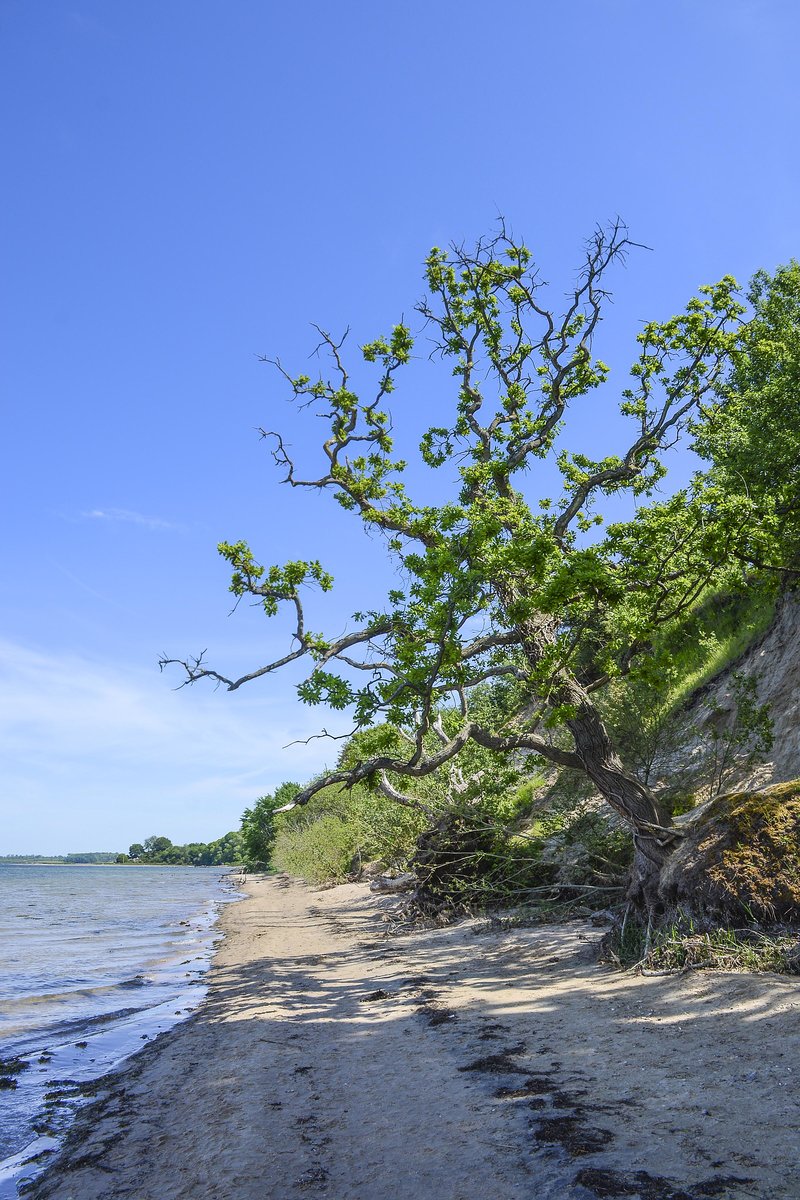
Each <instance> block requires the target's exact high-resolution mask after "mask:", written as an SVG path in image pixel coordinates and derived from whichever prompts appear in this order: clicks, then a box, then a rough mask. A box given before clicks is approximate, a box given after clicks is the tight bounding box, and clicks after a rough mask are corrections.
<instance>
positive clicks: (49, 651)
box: [0, 0, 800, 853]
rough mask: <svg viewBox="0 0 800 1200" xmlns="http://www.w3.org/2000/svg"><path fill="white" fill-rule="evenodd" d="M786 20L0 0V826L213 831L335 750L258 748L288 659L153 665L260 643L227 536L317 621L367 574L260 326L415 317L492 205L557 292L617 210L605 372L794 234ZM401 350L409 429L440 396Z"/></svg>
mask: <svg viewBox="0 0 800 1200" xmlns="http://www.w3.org/2000/svg"><path fill="white" fill-rule="evenodd" d="M798 44H800V10H798V7H797V5H796V3H795V2H794V0H692V2H691V3H690V2H681V0H671V2H670V3H661V4H645V3H642V0H573V2H571V3H564V4H553V3H550V2H547V3H544V2H541V0H527V2H524V3H523V2H517V0H513V2H512V0H496V2H495V3H494V4H492V5H487V4H485V3H478V2H477V0H458V2H456V0H428V3H426V4H422V3H420V2H419V0H408V2H407V3H405V4H404V5H402V6H399V7H398V6H389V5H378V4H374V3H370V4H368V3H364V2H361V0H358V2H354V3H351V2H348V0H344V2H343V3H340V4H338V5H331V4H328V3H322V2H320V0H307V2H306V3H305V4H295V5H292V6H288V5H278V4H274V3H268V2H266V0H262V2H259V3H256V2H255V0H235V2H234V3H228V4H222V3H219V2H216V3H212V2H211V0H135V2H134V0H115V2H114V3H109V2H108V0H91V2H89V0H75V2H74V3H71V2H70V0H58V2H56V0H33V2H31V0H3V3H2V5H0V56H1V57H2V62H0V66H1V67H2V70H0V89H2V92H3V95H2V107H3V111H4V113H5V114H6V122H5V128H4V132H3V149H2V155H3V164H4V168H5V172H4V173H5V181H6V182H5V187H4V201H5V204H4V207H5V219H4V231H3V248H2V278H3V283H2V297H1V298H0V303H1V304H2V377H1V378H0V386H1V387H2V405H3V437H2V443H1V446H2V449H1V450H0V453H2V464H1V466H2V471H1V472H0V477H1V478H2V488H3V493H4V495H3V508H2V511H3V513H4V522H3V562H2V576H1V577H0V610H1V611H2V624H1V625H0V683H1V684H2V692H0V718H2V725H0V762H2V767H1V768H0V770H1V771H2V777H1V779H0V788H1V790H0V853H2V852H6V853H14V852H19V853H23V852H32V851H40V852H63V851H70V850H79V849H88V848H94V849H100V848H109V849H111V848H114V849H117V848H124V847H126V846H127V845H128V844H129V843H130V842H131V841H134V840H136V841H139V840H142V838H144V837H146V836H148V835H149V834H152V833H159V834H166V835H167V836H169V837H171V838H172V839H173V840H174V841H184V840H189V839H192V840H195V839H206V838H211V837H215V836H218V835H220V834H221V833H223V832H224V831H225V830H227V829H229V828H232V827H235V826H236V825H237V823H238V818H239V815H240V813H241V811H242V809H243V807H244V806H245V805H246V804H248V803H250V802H251V801H252V800H253V799H254V798H255V797H256V796H258V795H259V794H261V793H262V792H264V791H267V790H270V789H271V788H272V787H273V786H275V785H276V784H277V783H279V782H280V781H281V780H283V779H286V778H290V779H291V778H294V779H303V778H305V777H307V776H308V774H309V773H310V772H311V771H312V770H314V769H317V768H319V767H320V766H322V765H323V764H324V763H325V762H326V760H330V759H332V758H333V756H334V753H335V752H334V751H333V750H331V748H330V746H326V745H325V744H324V743H319V742H312V743H311V744H310V745H308V746H295V747H293V748H289V749H284V747H285V746H286V745H287V743H289V742H291V741H292V740H293V739H297V738H300V737H307V736H308V735H309V734H310V733H312V732H313V731H314V730H316V729H317V728H319V727H320V725H321V724H323V723H325V724H327V725H328V727H329V728H331V727H332V723H331V722H330V721H329V720H327V719H326V718H325V716H323V715H321V714H320V713H319V712H314V711H313V710H308V709H305V708H302V707H301V706H300V705H299V704H298V703H297V701H296V699H295V697H294V693H293V691H292V686H291V679H290V678H288V677H280V676H277V677H273V678H271V679H270V680H268V681H262V683H261V684H260V685H252V687H251V688H250V689H242V690H241V691H239V692H237V693H235V694H231V695H229V694H226V693H224V692H223V691H218V692H214V691H212V690H211V689H201V688H194V689H184V690H182V691H177V692H176V691H174V690H172V688H173V686H174V684H175V683H176V682H177V679H175V678H167V677H165V676H162V675H159V672H158V669H157V659H158V656H159V654H160V653H161V652H163V651H168V652H169V653H172V654H176V655H182V654H186V653H191V652H195V651H198V650H201V649H203V648H205V647H208V650H209V657H210V658H211V659H213V661H214V662H215V663H216V664H218V665H219V666H221V667H222V668H230V669H231V670H232V671H235V670H237V669H238V668H241V669H246V668H249V667H252V666H254V665H258V664H260V662H262V661H264V660H265V659H266V658H267V657H270V656H271V655H272V654H273V653H274V652H276V651H277V650H278V649H279V648H280V647H281V646H283V645H284V644H285V638H286V635H287V630H286V628H285V627H282V626H281V624H280V622H279V621H278V622H273V623H271V624H268V623H266V622H264V621H263V619H259V617H258V615H257V614H256V613H254V612H252V611H248V610H240V611H239V612H238V613H236V614H235V615H233V616H229V615H228V614H229V610H230V597H229V596H228V594H227V591H226V588H227V572H226V568H225V565H224V563H222V562H221V560H219V559H218V556H217V555H216V552H215V546H216V543H217V542H218V541H219V540H221V539H229V540H236V539H238V538H240V537H245V538H247V539H249V540H250V542H251V544H252V545H253V548H254V550H255V552H256V553H257V554H258V555H259V556H260V557H261V558H262V559H264V560H266V561H269V562H273V561H274V562H280V561H283V560H284V559H286V558H288V557H298V556H303V557H317V556H318V557H321V558H322V559H323V560H324V562H325V563H326V565H329V566H330V568H331V569H332V570H333V572H334V574H335V575H336V576H337V590H336V592H335V593H334V594H333V596H332V597H331V598H330V601H329V603H328V604H327V605H326V606H325V607H324V609H323V608H322V607H318V608H316V609H315V613H316V619H315V622H314V625H315V627H325V628H326V629H328V630H329V631H333V632H335V631H338V630H339V629H341V628H342V626H343V624H344V622H345V620H346V617H347V614H348V613H349V612H350V611H352V609H354V608H357V607H366V606H368V604H369V600H370V598H371V597H372V598H373V599H374V600H375V602H379V599H380V592H379V591H378V592H375V590H374V589H375V588H376V587H379V585H380V584H381V582H382V581H385V574H384V572H383V571H382V568H381V565H380V560H379V558H377V557H375V556H376V554H377V549H378V548H377V546H376V545H375V544H374V543H370V542H367V541H364V540H363V539H362V537H361V535H360V533H359V531H358V530H357V529H356V528H351V527H350V523H349V522H348V520H347V518H346V517H345V515H344V514H342V513H340V512H339V511H338V509H336V507H335V506H333V505H332V504H331V502H330V501H329V500H328V499H327V498H326V497H324V496H323V497H317V496H312V495H304V496H302V497H298V495H297V493H292V494H291V495H290V494H289V493H288V491H287V490H286V489H281V488H280V486H279V484H278V476H277V475H276V473H275V472H274V470H272V469H271V463H270V459H269V456H268V454H267V452H266V448H265V446H264V444H263V443H262V442H261V441H260V440H259V438H258V436H257V434H256V432H255V431H256V429H257V428H258V427H259V426H261V425H270V424H282V423H288V424H289V427H290V429H291V435H292V439H293V442H294V444H295V446H296V447H297V449H298V452H300V453H301V454H302V453H306V454H307V456H308V461H309V462H313V447H314V440H313V438H314V433H315V432H316V431H315V429H314V422H313V419H312V420H311V421H310V422H306V423H305V425H303V426H301V425H298V424H295V423H294V422H293V420H292V415H291V413H290V411H289V409H288V407H287V405H286V404H285V398H284V393H283V391H282V389H281V388H280V386H279V381H278V380H277V379H276V378H275V377H274V376H273V375H271V374H270V372H269V370H268V368H267V367H265V366H264V365H263V364H261V363H259V361H258V357H257V356H258V355H259V354H279V355H280V356H281V358H282V359H283V360H284V361H285V362H286V364H287V365H289V366H292V367H295V366H296V367H297V368H298V369H306V368H307V360H308V355H309V353H310V351H311V350H312V349H313V346H314V335H313V331H312V330H311V328H310V325H309V322H311V321H316V322H318V323H320V324H322V325H324V326H326V327H327V328H330V329H332V330H334V331H339V330H342V329H343V328H344V327H345V326H347V325H348V324H349V325H351V326H352V329H353V335H352V336H353V343H354V345H355V344H357V343H359V342H363V341H366V340H368V339H369V338H372V337H374V336H375V335H376V334H378V333H380V332H382V331H383V330H385V329H387V328H388V327H389V326H390V325H391V324H392V323H393V322H395V321H396V320H397V319H398V318H399V317H400V316H401V315H402V314H405V315H406V316H410V315H411V314H412V312H413V305H414V303H415V301H416V300H417V299H418V298H419V297H420V295H421V291H422V278H421V267H420V264H421V262H422V260H423V258H424V256H425V254H426V252H427V250H428V249H429V248H430V246H432V245H434V244H442V243H446V242H448V241H450V240H453V239H455V240H462V239H466V240H470V239H474V238H475V237H476V236H478V235H479V234H481V233H484V232H486V231H487V230H489V229H490V228H491V226H492V223H493V222H494V221H495V219H496V217H497V214H498V213H500V212H502V213H503V214H504V215H505V216H506V218H507V219H508V221H509V222H510V223H511V225H512V226H513V228H514V230H515V232H516V233H517V234H519V235H521V236H523V237H524V238H525V239H526V240H527V242H528V244H529V245H530V246H531V247H532V248H533V249H534V251H535V253H536V255H537V257H538V258H539V259H540V261H541V263H542V266H543V272H544V275H545V277H546V278H548V279H549V280H550V281H551V282H552V284H553V288H554V297H555V301H554V302H557V299H558V295H559V293H560V291H563V290H565V289H566V288H567V287H568V286H569V283H570V281H571V279H572V277H573V272H574V269H575V267H576V265H577V263H578V259H579V255H580V248H581V245H582V242H583V239H584V238H585V237H586V236H587V235H588V234H589V233H591V230H592V228H593V226H594V225H595V223H596V222H598V221H600V222H602V221H605V220H607V219H609V218H613V217H614V216H615V215H617V214H620V215H621V216H622V217H623V218H624V219H625V220H626V221H627V223H628V224H629V226H630V228H631V231H632V235H633V236H634V237H635V238H636V239H637V240H640V241H642V242H645V243H647V245H648V246H650V247H652V252H641V253H640V254H637V255H635V256H634V257H633V258H632V259H631V260H630V262H629V264H628V267H627V269H626V270H625V271H623V272H620V273H619V275H618V276H617V277H616V279H615V284H614V286H615V298H616V303H615V305H614V308H613V310H612V312H611V314H610V317H609V320H608V321H607V322H606V328H605V330H604V333H603V335H602V336H601V337H600V338H599V339H598V341H597V343H596V348H597V350H598V352H599V353H600V354H601V356H602V357H604V358H606V359H607V360H608V361H610V362H611V364H612V366H614V367H615V368H618V370H617V373H616V375H615V376H614V380H615V383H614V387H616V386H619V387H622V386H624V380H623V377H622V376H623V372H624V368H625V366H626V365H627V362H628V360H629V358H630V356H631V355H630V347H631V345H632V343H633V339H634V337H635V333H636V331H637V329H638V327H639V323H640V322H641V321H642V320H645V319H650V318H656V317H665V316H668V315H670V314H671V313H672V312H673V311H676V310H678V309H680V308H682V307H683V305H684V304H685V302H686V300H687V299H688V298H689V296H690V295H691V294H692V292H693V291H694V289H695V288H696V287H697V286H698V285H699V284H701V283H704V282H709V281H712V280H714V279H716V278H718V277H719V276H721V275H723V274H725V273H728V272H730V273H733V274H735V275H736V276H737V277H739V278H740V279H742V280H745V279H747V277H748V276H749V275H750V274H751V273H752V272H753V271H754V270H755V269H756V268H758V267H760V266H766V267H768V268H772V267H774V266H775V265H776V264H777V263H779V262H782V261H785V260H786V259H788V258H790V257H792V256H797V255H798V254H800V186H799V184H800V179H799V178H798V155H797V131H798V128H800V120H799V119H798V118H800V112H799V111H798V110H799V109H800V103H799V101H798V96H799V93H798V88H797V84H796V82H795V75H796V50H797V45H798ZM422 367H423V364H421V363H420V364H415V366H414V367H413V368H412V370H411V373H410V380H409V383H410V386H409V387H408V389H406V390H404V391H403V392H402V393H399V394H398V398H397V410H398V424H399V425H400V426H401V428H402V429H403V430H404V431H405V432H404V434H403V436H405V437H406V438H407V439H408V440H409V441H411V440H413V436H415V435H416V432H417V431H418V430H419V429H420V428H422V425H423V423H424V421H425V419H426V417H430V416H431V415H432V414H433V413H434V412H435V411H436V407H437V405H441V404H442V403H445V404H446V396H445V395H444V392H445V389H444V388H443V387H442V380H441V377H436V378H435V379H433V380H432V381H427V376H426V374H425V372H424V370H423V369H422ZM613 395H614V392H613V388H612V392H611V397H610V398H609V401H608V403H612V402H613ZM401 417H402V420H401V419H400V418H401ZM581 421H582V424H581V428H580V430H579V435H578V436H580V437H582V438H583V439H584V440H585V441H586V442H587V444H590V445H591V444H594V442H595V440H597V441H598V442H600V441H602V439H603V437H604V436H605V435H606V433H607V430H608V429H609V428H613V422H612V423H611V425H609V421H608V417H607V416H604V415H601V413H600V412H599V411H597V410H596V409H594V410H587V411H586V413H585V415H584V416H583V417H582V418H581ZM678 469H679V470H680V469H681V468H680V467H679V468H678ZM326 614H327V615H326Z"/></svg>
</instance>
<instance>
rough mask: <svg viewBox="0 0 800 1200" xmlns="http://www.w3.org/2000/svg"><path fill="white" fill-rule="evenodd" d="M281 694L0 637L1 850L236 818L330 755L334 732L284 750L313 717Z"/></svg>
mask: <svg viewBox="0 0 800 1200" xmlns="http://www.w3.org/2000/svg"><path fill="white" fill-rule="evenodd" d="M284 687H285V684H284ZM286 699H287V697H286V694H285V692H284V691H283V688H282V689H281V696H280V698H276V697H270V696H268V695H266V696H265V695H264V694H263V693H262V694H260V695H258V694H256V693H253V694H252V695H251V696H247V697H245V696H241V694H240V693H236V694H235V695H233V696H229V695H227V694H226V693H225V692H222V691H220V692H214V691H213V690H211V689H208V690H205V689H201V688H196V689H183V690H181V691H177V692H176V691H174V690H172V689H171V688H170V686H169V683H168V682H167V681H165V680H164V678H163V677H162V676H160V675H159V674H158V673H157V672H155V671H152V672H151V671H145V670H139V669H134V668H129V667H128V668H126V667H121V666H119V665H118V664H104V663H102V662H97V661H92V660H90V659H87V658H84V657H81V656H77V655H69V654H52V653H47V652H43V651H38V650H35V649H32V648H30V647H27V646H21V645H19V644H17V643H14V642H10V641H3V640H0V812H2V817H1V818H0V853H4V852H5V853H17V852H19V853H25V852H34V851H38V852H42V853H44V852H48V851H49V852H63V851H64V850H74V849H85V848H86V847H88V846H93V847H96V848H101V849H114V848H125V847H126V846H127V845H128V844H129V843H130V842H132V841H141V840H142V838H143V837H147V836H149V835H150V834H151V833H164V834H166V835H167V836H168V837H171V838H172V839H173V841H176V842H179V841H189V840H207V839H209V838H211V837H218V836H220V835H221V834H222V833H224V832H225V831H226V830H228V829H232V828H235V827H237V826H238V821H239V817H240V815H241V813H242V810H243V809H244V808H245V807H246V806H247V805H249V804H251V803H252V802H253V800H254V799H255V798H256V797H257V796H259V795H260V794H262V793H263V792H265V791H270V790H271V789H272V788H274V787H275V786H277V784H278V783H280V782H281V781H282V780H283V779H287V778H288V779H296V780H298V782H302V781H303V780H305V779H307V778H308V777H309V776H310V775H311V774H313V773H314V772H315V771H317V770H319V769H320V768H321V767H322V766H323V765H324V764H325V763H326V761H332V760H333V759H334V758H335V756H336V753H337V747H338V743H330V742H311V743H310V744H309V745H308V746H302V745H297V746H293V747H291V749H289V750H286V749H285V747H286V746H287V744H288V743H290V742H292V741H294V740H295V739H297V738H304V737H308V735H309V734H310V733H312V732H314V731H315V730H316V729H317V728H318V727H319V723H321V722H319V723H318V718H319V716H320V714H315V713H314V712H313V710H312V711H309V710H308V709H305V708H303V707H302V706H301V705H299V704H298V705H292V704H288V705H287V703H286Z"/></svg>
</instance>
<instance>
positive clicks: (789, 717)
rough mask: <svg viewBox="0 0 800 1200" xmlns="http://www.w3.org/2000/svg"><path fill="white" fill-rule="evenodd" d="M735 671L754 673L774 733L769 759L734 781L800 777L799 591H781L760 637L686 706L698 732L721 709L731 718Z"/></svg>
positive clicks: (746, 783)
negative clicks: (767, 707)
mask: <svg viewBox="0 0 800 1200" xmlns="http://www.w3.org/2000/svg"><path fill="white" fill-rule="evenodd" d="M734 672H741V673H742V674H744V675H752V676H755V677H756V679H757V681H758V682H757V687H756V700H757V703H758V704H769V705H770V716H771V718H772V723H773V735H774V741H773V746H772V749H771V751H770V752H769V755H768V758H767V761H766V762H764V763H761V764H760V765H758V766H757V767H755V768H751V769H749V770H747V771H745V772H743V773H742V774H741V775H740V776H739V777H738V778H737V779H736V781H735V782H736V786H738V787H745V788H759V787H766V786H767V785H768V784H773V783H786V782H788V781H790V780H793V779H800V593H798V592H795V593H792V594H787V595H786V596H784V597H783V599H782V600H781V601H780V604H779V606H778V611H777V613H776V616H775V620H774V621H773V623H772V625H771V626H770V628H769V629H768V630H767V632H766V633H765V634H764V635H763V637H761V638H760V639H759V640H758V641H757V642H755V643H754V644H753V645H752V646H751V647H750V648H749V649H748V650H746V651H745V653H744V655H743V656H742V657H741V658H740V659H739V660H738V661H737V662H736V663H734V664H732V666H731V667H730V668H729V669H728V670H727V671H726V672H725V673H724V674H722V675H720V676H719V677H718V678H717V679H715V680H713V681H712V682H711V683H710V684H709V685H708V686H707V687H706V688H704V689H703V690H702V692H701V693H700V694H699V695H698V697H697V699H696V700H695V702H694V704H692V705H691V706H690V708H689V709H688V710H687V716H688V718H689V720H690V721H691V723H692V724H693V725H694V726H695V728H696V729H697V730H698V731H699V733H700V734H701V735H702V732H703V730H704V729H707V730H708V731H709V733H710V726H711V723H712V722H713V721H719V719H720V716H721V715H722V714H725V713H728V714H729V715H730V719H731V720H733V719H734V716H735V701H734V699H733V696H732V691H731V677H732V674H733V673H734ZM720 710H722V714H721V713H720ZM723 719H724V718H723Z"/></svg>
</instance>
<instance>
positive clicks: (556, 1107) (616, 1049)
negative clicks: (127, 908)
mask: <svg viewBox="0 0 800 1200" xmlns="http://www.w3.org/2000/svg"><path fill="white" fill-rule="evenodd" d="M247 886H248V890H249V893H250V894H249V896H248V897H247V899H245V900H244V901H242V902H241V903H238V904H234V905H230V906H228V907H227V908H226V910H225V911H224V913H223V916H222V918H221V920H222V926H223V928H224V930H225V933H226V937H225V940H224V942H223V943H222V946H221V948H220V950H219V951H218V953H217V956H216V958H215V962H214V966H213V968H212V970H211V972H210V977H209V978H210V987H209V993H208V996H207V999H206V1000H205V1002H204V1004H203V1005H202V1006H201V1008H200V1009H199V1010H198V1012H197V1013H196V1014H195V1015H194V1016H193V1017H192V1018H191V1019H190V1020H189V1021H187V1022H186V1023H185V1024H183V1025H181V1026H178V1027H176V1028H175V1029H174V1030H171V1031H170V1032H169V1033H166V1034H163V1035H162V1036H161V1037H160V1038H158V1039H157V1041H155V1042H154V1043H153V1044H151V1045H150V1046H148V1047H147V1048H145V1049H144V1050H143V1051H142V1053H141V1054H139V1055H137V1057H136V1058H135V1059H133V1060H131V1062H130V1063H129V1064H128V1066H127V1068H126V1069H125V1070H124V1071H122V1072H121V1073H119V1074H118V1075H116V1076H113V1077H109V1078H108V1080H107V1081H106V1083H105V1085H104V1088H103V1089H102V1090H101V1092H100V1094H99V1098H98V1100H97V1101H96V1102H95V1103H94V1104H93V1105H92V1106H91V1107H90V1108H87V1109H85V1110H83V1112H82V1113H81V1114H80V1115H79V1117H78V1121H77V1123H76V1125H75V1127H74V1130H73V1132H72V1134H71V1135H70V1137H69V1139H68V1141H67V1144H66V1146H65V1148H64V1151H63V1152H62V1153H61V1155H60V1156H59V1158H58V1159H57V1160H56V1161H55V1162H54V1163H53V1164H52V1165H51V1166H50V1167H49V1168H48V1170H47V1172H46V1174H45V1175H44V1176H42V1177H40V1179H39V1180H38V1181H37V1182H36V1183H35V1184H34V1185H33V1187H32V1189H31V1190H30V1191H29V1192H28V1193H27V1195H28V1196H30V1197H32V1198H33V1200H45V1198H48V1200H50V1198H53V1200H116V1198H118V1197H119V1198H121V1197H126V1198H128V1200H131V1198H133V1200H190V1198H191V1200H234V1198H236V1200H288V1198H290V1197H291V1198H293V1200H300V1198H301V1197H304V1196H307V1197H312V1198H313V1197H315V1196H317V1197H328V1198H330V1200H349V1198H350V1197H353V1198H355V1197H359V1200H360V1198H361V1197H364V1198H367V1197H370V1198H371V1197H379V1198H380V1200H412V1198H413V1200H516V1198H520V1200H522V1198H523V1197H525V1200H570V1198H573V1197H574V1198H576V1200H580V1198H581V1197H583V1198H586V1200H592V1198H595V1197H612V1196H625V1197H634V1198H635V1197H636V1196H640V1197H641V1198H642V1200H693V1198H698V1200H699V1198H700V1197H707V1196H721V1197H729V1198H731V1200H740V1198H742V1200H743V1198H745V1197H754V1196H755V1197H764V1198H770V1200H772V1198H774V1200H798V1198H799V1197H800V1175H798V1162H800V1088H799V1087H798V1076H799V1075H800V1022H798V1015H800V979H795V978H787V977H778V976H769V975H763V976H752V975H744V974H734V973H722V972H713V973H702V974H701V973H691V974H687V975H683V976H666V977H663V976H662V977H642V976H635V975H631V974H620V973H617V972H614V971H612V970H611V969H610V968H608V967H604V966H600V965H598V963H597V962H596V942H597V940H598V938H599V933H598V931H597V930H596V929H594V928H593V927H592V926H591V925H586V924H583V923H571V924H569V925H557V926H547V927H538V928H534V929H519V928H517V929H512V930H511V931H508V932H502V931H495V930H493V929H491V928H490V927H489V928H488V931H487V923H486V922H482V921H474V920H468V921H464V922H462V923H461V924H459V925H457V926H454V927H450V928H448V929H443V930H424V931H417V932H412V933H402V934H400V935H398V934H396V933H395V932H394V929H395V915H396V912H397V905H398V901H397V900H396V899H394V898H387V897H383V898H378V897H375V896H373V895H371V894H370V892H369V890H368V888H367V887H366V885H362V884H347V885H344V886H342V887H337V888H332V889H328V890H314V889H310V888H307V887H305V886H303V885H301V884H298V883H294V882H292V883H290V882H289V881H287V880H284V879H268V880H260V881H255V882H251V883H248V885H247Z"/></svg>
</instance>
